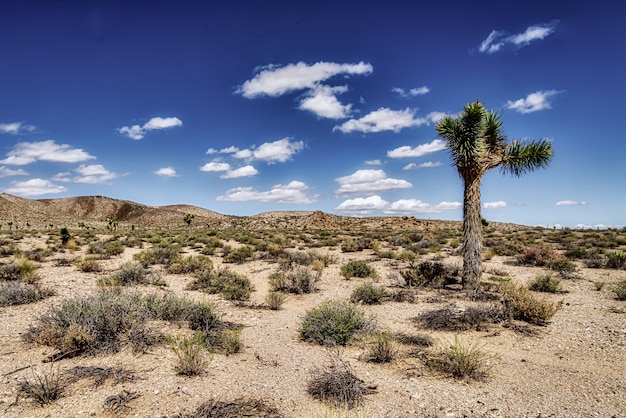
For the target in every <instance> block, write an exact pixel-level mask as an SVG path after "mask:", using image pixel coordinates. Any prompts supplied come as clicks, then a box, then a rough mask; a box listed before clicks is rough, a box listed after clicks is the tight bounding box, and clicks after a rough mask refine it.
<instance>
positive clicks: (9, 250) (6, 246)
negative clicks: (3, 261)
mask: <svg viewBox="0 0 626 418" xmlns="http://www.w3.org/2000/svg"><path fill="white" fill-rule="evenodd" d="M17 250H18V248H17V245H15V243H13V242H2V243H0V257H7V256H10V255H13V254H15V253H16V252H17Z"/></svg>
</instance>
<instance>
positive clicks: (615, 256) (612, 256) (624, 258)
mask: <svg viewBox="0 0 626 418" xmlns="http://www.w3.org/2000/svg"><path fill="white" fill-rule="evenodd" d="M624 265H626V254H625V253H624V252H623V251H614V252H612V253H609V254H607V260H606V266H607V268H610V269H621V268H624Z"/></svg>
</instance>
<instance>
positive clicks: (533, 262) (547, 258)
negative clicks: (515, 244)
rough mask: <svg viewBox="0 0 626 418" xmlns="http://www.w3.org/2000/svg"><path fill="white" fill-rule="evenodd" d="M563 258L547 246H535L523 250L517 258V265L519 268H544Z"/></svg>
mask: <svg viewBox="0 0 626 418" xmlns="http://www.w3.org/2000/svg"><path fill="white" fill-rule="evenodd" d="M564 258H565V257H564V256H563V255H561V254H559V253H557V252H556V250H555V249H554V248H552V247H550V246H548V245H535V246H532V247H526V248H524V251H523V252H522V254H520V255H518V256H517V263H518V264H519V265H521V266H536V267H546V266H550V264H551V263H554V262H556V261H559V260H562V259H564Z"/></svg>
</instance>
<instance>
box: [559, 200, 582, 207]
mask: <svg viewBox="0 0 626 418" xmlns="http://www.w3.org/2000/svg"><path fill="white" fill-rule="evenodd" d="M587 204H588V203H587V202H584V201H582V202H578V201H576V200H560V201H558V202H556V205H557V206H585V205H587Z"/></svg>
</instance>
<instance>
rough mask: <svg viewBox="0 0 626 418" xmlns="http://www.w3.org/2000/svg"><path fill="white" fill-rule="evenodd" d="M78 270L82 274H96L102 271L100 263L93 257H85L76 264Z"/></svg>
mask: <svg viewBox="0 0 626 418" xmlns="http://www.w3.org/2000/svg"><path fill="white" fill-rule="evenodd" d="M76 265H77V267H78V269H79V270H80V271H82V272H84V273H96V272H99V271H102V266H101V265H100V262H99V261H98V260H96V258H95V257H94V256H87V257H85V258H84V259H83V260H79V261H77V263H76Z"/></svg>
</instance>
